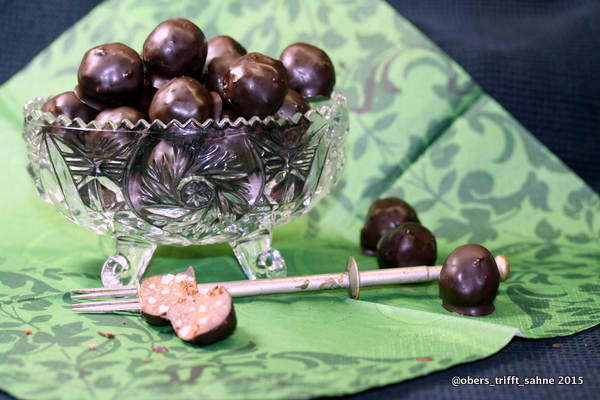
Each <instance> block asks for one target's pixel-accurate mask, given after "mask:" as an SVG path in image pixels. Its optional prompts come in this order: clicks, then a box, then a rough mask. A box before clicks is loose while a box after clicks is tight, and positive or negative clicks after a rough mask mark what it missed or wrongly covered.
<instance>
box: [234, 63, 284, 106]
mask: <svg viewBox="0 0 600 400" xmlns="http://www.w3.org/2000/svg"><path fill="white" fill-rule="evenodd" d="M287 91H288V71H287V69H286V68H285V66H284V65H283V64H282V63H281V61H278V60H275V59H273V58H271V57H267V56H265V55H263V54H260V53H249V54H246V55H245V56H242V57H240V58H238V59H237V60H236V61H235V62H234V63H233V64H231V66H230V67H229V69H228V70H227V72H226V73H225V77H224V79H223V99H224V100H226V101H227V102H228V103H229V105H230V106H231V108H232V109H233V111H235V112H236V113H237V114H239V115H240V116H242V117H244V118H250V117H253V116H258V117H261V118H264V117H267V116H269V115H273V114H274V113H275V111H277V110H278V109H279V107H280V106H281V104H282V103H283V99H284V97H285V95H286V93H287Z"/></svg>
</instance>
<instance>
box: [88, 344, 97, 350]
mask: <svg viewBox="0 0 600 400" xmlns="http://www.w3.org/2000/svg"><path fill="white" fill-rule="evenodd" d="M95 348H96V345H95V344H94V343H90V344H88V349H90V350H94V349H95Z"/></svg>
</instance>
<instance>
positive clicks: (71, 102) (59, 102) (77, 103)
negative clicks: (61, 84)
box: [42, 92, 98, 123]
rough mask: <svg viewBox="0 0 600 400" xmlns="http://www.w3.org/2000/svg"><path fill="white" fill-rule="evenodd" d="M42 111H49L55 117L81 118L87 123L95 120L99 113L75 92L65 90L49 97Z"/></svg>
mask: <svg viewBox="0 0 600 400" xmlns="http://www.w3.org/2000/svg"><path fill="white" fill-rule="evenodd" d="M42 111H44V112H49V113H51V114H52V115H54V116H55V117H58V116H59V115H66V116H67V117H69V118H71V119H75V118H81V119H82V120H83V122H85V123H88V122H90V121H91V120H93V119H94V117H95V116H96V114H98V110H96V109H95V108H92V107H90V106H88V105H86V104H84V103H82V102H81V100H79V98H78V97H77V96H75V93H73V92H65V93H61V94H59V95H57V96H54V97H51V98H49V99H48V100H46V102H45V103H44V105H42Z"/></svg>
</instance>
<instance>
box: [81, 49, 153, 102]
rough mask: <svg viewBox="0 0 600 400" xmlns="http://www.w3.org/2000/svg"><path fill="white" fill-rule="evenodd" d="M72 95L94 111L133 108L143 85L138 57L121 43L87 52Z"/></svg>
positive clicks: (141, 68) (141, 66)
mask: <svg viewBox="0 0 600 400" xmlns="http://www.w3.org/2000/svg"><path fill="white" fill-rule="evenodd" d="M77 81H78V83H79V84H78V85H77V86H76V87H75V94H76V95H77V97H79V99H80V100H81V101H82V102H84V103H85V104H87V105H89V106H91V107H94V108H96V109H98V110H103V109H105V108H109V107H115V106H122V105H130V104H134V103H135V102H136V101H137V100H138V99H139V97H140V95H141V92H142V87H143V85H144V67H143V64H142V60H141V59H140V56H139V55H138V53H137V52H136V51H135V50H133V49H132V48H131V47H129V46H126V45H124V44H122V43H109V44H103V45H100V46H96V47H94V48H92V49H90V50H88V51H87V52H86V53H85V55H84V56H83V60H82V61H81V64H80V65H79V70H78V71H77Z"/></svg>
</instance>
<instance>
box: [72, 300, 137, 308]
mask: <svg viewBox="0 0 600 400" xmlns="http://www.w3.org/2000/svg"><path fill="white" fill-rule="evenodd" d="M139 303H140V300H139V299H137V298H135V299H125V300H105V301H89V302H86V303H77V304H71V307H72V308H90V307H95V306H112V305H126V304H138V305H139Z"/></svg>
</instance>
